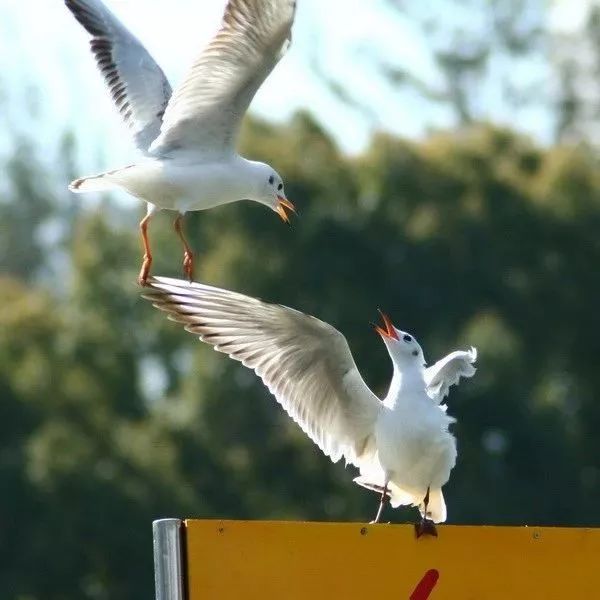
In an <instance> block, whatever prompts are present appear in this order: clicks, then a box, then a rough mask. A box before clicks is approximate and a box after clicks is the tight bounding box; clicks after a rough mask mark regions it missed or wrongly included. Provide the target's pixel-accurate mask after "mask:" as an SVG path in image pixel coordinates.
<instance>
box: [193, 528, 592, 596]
mask: <svg viewBox="0 0 600 600" xmlns="http://www.w3.org/2000/svg"><path fill="white" fill-rule="evenodd" d="M184 527H185V529H184V539H185V552H184V556H185V557H186V558H185V560H186V561H187V564H186V569H185V571H186V575H187V576H186V578H185V579H186V587H187V598H188V599H189V600H207V599H210V600H213V599H218V600H229V599H234V598H235V599H236V600H238V599H247V600H250V599H254V598H256V599H258V598H260V599H261V600H270V599H278V600H296V599H297V600H300V599H302V600H337V599H338V598H339V599H343V600H352V599H354V598H357V599H361V600H364V599H365V598H370V599H374V600H391V599H394V600H395V599H398V600H427V599H428V598H431V600H446V599H452V600H496V599H498V600H500V599H501V600H512V599H514V600H521V599H527V600H534V599H543V600H554V599H556V600H559V599H560V600H577V599H580V598H581V599H584V598H585V599H586V600H587V599H593V598H598V599H600V582H599V581H598V579H599V575H600V529H565V528H547V527H464V526H450V525H441V526H439V527H438V531H439V537H438V538H433V537H421V538H420V539H418V540H417V539H416V538H415V534H414V529H413V527H412V526H410V525H384V524H381V525H362V524H359V523H343V524H342V523H287V522H261V521H253V522H244V521H195V520H188V521H185V524H184Z"/></svg>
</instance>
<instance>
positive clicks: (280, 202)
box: [275, 195, 298, 223]
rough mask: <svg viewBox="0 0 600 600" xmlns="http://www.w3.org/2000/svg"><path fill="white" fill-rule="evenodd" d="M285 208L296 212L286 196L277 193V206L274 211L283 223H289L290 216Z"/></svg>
mask: <svg viewBox="0 0 600 600" xmlns="http://www.w3.org/2000/svg"><path fill="white" fill-rule="evenodd" d="M286 209H287V210H289V211H290V212H293V213H294V214H295V215H296V214H298V213H297V212H296V207H295V206H294V205H293V204H292V203H291V202H290V201H289V200H288V199H287V198H284V197H283V196H279V195H278V196H277V207H276V208H275V212H276V213H277V214H278V215H279V216H280V217H281V220H282V221H284V222H285V223H289V222H290V216H289V214H288V213H287V211H286Z"/></svg>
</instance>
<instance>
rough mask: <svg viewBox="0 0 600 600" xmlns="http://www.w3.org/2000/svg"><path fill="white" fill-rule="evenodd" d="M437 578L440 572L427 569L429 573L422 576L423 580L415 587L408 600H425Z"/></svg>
mask: <svg viewBox="0 0 600 600" xmlns="http://www.w3.org/2000/svg"><path fill="white" fill-rule="evenodd" d="M439 578H440V572H439V571H438V570H437V569H429V571H427V573H425V575H423V579H421V581H419V583H418V584H417V587H416V588H415V590H414V591H413V593H412V594H411V595H410V598H409V600H427V598H429V596H430V594H431V592H432V591H433V588H434V587H435V585H436V583H437V582H438V579H439Z"/></svg>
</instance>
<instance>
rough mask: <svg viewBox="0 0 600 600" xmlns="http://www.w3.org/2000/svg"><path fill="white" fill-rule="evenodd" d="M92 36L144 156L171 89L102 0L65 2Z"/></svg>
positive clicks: (99, 61) (157, 129) (94, 48)
mask: <svg viewBox="0 0 600 600" xmlns="http://www.w3.org/2000/svg"><path fill="white" fill-rule="evenodd" d="M65 4H66V5H67V7H68V8H69V10H70V11H71V12H72V13H73V15H74V16H75V18H76V19H77V20H78V21H79V23H80V24H81V25H82V26H83V27H84V28H85V29H86V31H87V32H88V33H90V34H91V35H92V39H91V41H90V45H91V49H92V52H93V54H94V57H95V58H96V63H97V65H98V68H99V69H100V72H101V73H102V75H103V76H104V80H105V82H106V85H107V87H108V89H109V91H110V93H111V96H112V99H113V102H114V103H115V105H116V107H117V109H118V111H119V113H120V114H121V116H122V117H123V120H124V121H125V123H126V125H127V126H128V127H129V128H130V129H131V131H132V134H133V138H134V141H135V144H136V146H137V147H138V148H139V149H140V150H141V151H142V152H144V153H146V152H147V151H148V148H149V147H150V144H151V143H152V141H153V140H154V139H155V138H156V137H157V136H158V134H159V132H160V127H161V124H162V117H163V114H164V111H165V108H166V106H167V103H168V101H169V98H170V97H171V86H170V85H169V82H168V80H167V78H166V77H165V74H164V73H163V71H162V69H161V68H160V67H159V66H158V65H157V64H156V62H155V61H154V59H153V58H152V56H150V54H149V53H148V51H147V50H146V48H144V46H143V45H142V44H141V42H140V41H139V40H138V39H137V38H136V37H135V36H134V35H133V34H132V33H131V32H130V31H129V30H128V29H127V28H126V27H125V26H124V25H123V24H122V23H121V22H120V21H119V20H118V19H117V17H115V15H113V13H112V12H110V10H108V8H106V6H104V4H103V3H102V1H101V0H65Z"/></svg>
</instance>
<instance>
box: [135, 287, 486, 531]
mask: <svg viewBox="0 0 600 600" xmlns="http://www.w3.org/2000/svg"><path fill="white" fill-rule="evenodd" d="M144 297H145V298H146V299H148V300H150V301H151V302H152V303H153V304H154V306H155V307H156V308H159V309H160V310H163V311H165V312H166V313H168V315H169V318H170V319H171V320H174V321H176V322H179V323H182V324H183V325H185V328H186V330H187V331H189V332H191V333H193V334H196V335H198V336H199V337H200V340H202V341H203V342H206V343H208V344H210V345H212V346H213V347H214V349H215V350H217V351H219V352H224V353H225V354H228V355H229V356H230V357H231V358H233V359H235V360H237V361H239V362H241V363H242V364H243V365H245V366H246V367H249V368H251V369H253V370H254V371H255V373H256V374H257V375H258V376H259V377H260V378H261V379H262V381H263V382H264V384H265V385H266V386H267V387H268V389H269V390H270V391H271V393H272V394H273V395H274V396H275V398H276V400H277V401H278V402H279V404H281V406H282V407H283V408H284V409H285V411H286V412H287V413H288V415H289V416H290V417H291V418H292V419H293V420H294V421H295V422H296V423H297V424H298V425H299V426H300V427H301V428H302V430H303V431H304V433H306V434H307V435H308V437H310V439H311V440H312V441H313V442H314V443H316V444H317V446H318V447H319V448H320V449H321V450H322V451H323V453H324V454H325V455H327V456H328V457H329V458H330V459H331V460H332V461H333V462H337V461H338V460H340V459H341V458H342V457H343V458H345V460H346V464H348V463H350V464H352V465H355V466H356V467H358V469H359V470H360V475H359V476H358V477H357V478H356V479H354V481H355V482H356V483H358V484H359V485H361V486H363V487H365V488H368V489H371V490H374V491H376V492H378V493H379V494H380V495H381V499H380V502H379V507H378V510H377V515H376V517H375V519H374V521H372V522H373V523H377V522H379V519H380V517H381V514H382V511H383V508H384V506H385V504H386V502H387V501H389V502H390V503H391V505H392V506H393V507H398V506H400V505H411V506H417V507H418V508H419V511H420V514H421V520H420V521H419V522H418V523H417V524H416V534H417V536H418V537H419V536H421V535H422V534H430V535H437V531H436V529H435V525H434V523H441V522H443V521H445V520H446V505H445V502H444V497H443V494H442V489H441V488H442V486H443V485H444V484H445V483H446V482H447V481H448V479H449V477H450V471H451V470H452V468H453V467H454V464H455V461H456V440H455V438H454V436H453V435H452V434H451V433H450V432H449V430H448V428H449V426H450V424H451V423H453V422H454V421H455V419H453V418H452V417H449V416H448V415H447V414H446V406H445V405H444V404H443V400H444V398H445V397H446V396H447V395H448V392H449V389H450V387H451V386H452V385H454V384H456V383H458V381H459V379H460V378H461V377H472V376H473V375H474V374H475V367H474V366H473V365H474V363H475V361H476V359H477V351H476V349H475V348H470V349H469V350H466V351H463V350H457V351H455V352H452V353H450V354H448V356H446V357H445V358H443V359H441V360H440V361H438V362H436V363H435V364H433V365H432V366H430V367H426V365H425V358H424V356H423V350H422V348H421V346H420V345H419V343H418V342H417V340H416V339H415V338H414V336H413V335H411V334H410V333H407V332H405V331H401V330H399V329H397V328H396V327H394V325H393V324H392V322H391V320H390V319H389V317H388V316H387V315H385V314H384V313H381V315H382V319H383V326H380V325H375V329H376V331H377V332H378V333H379V334H380V335H381V338H382V339H383V342H384V343H385V346H386V348H387V350H388V353H389V355H390V358H391V359H392V364H393V367H394V371H393V376H392V381H391V383H390V387H389V391H388V394H387V396H386V397H385V398H384V399H383V401H382V400H380V399H379V398H378V397H377V396H376V395H375V394H374V393H373V392H372V391H371V390H370V389H369V387H368V386H367V384H366V383H365V382H364V380H363V378H362V377H361V375H360V373H359V371H358V369H357V367H356V363H355V362H354V358H353V357H352V353H351V352H350V348H349V346H348V342H347V341H346V338H345V337H344V336H343V335H342V334H341V333H340V332H339V331H338V330H337V329H335V328H334V327H333V326H331V325H329V324H328V323H325V322H323V321H320V320H319V319H317V318H315V317H312V316H309V315H307V314H304V313H302V312H299V311H297V310H294V309H292V308H288V307H286V306H282V305H278V304H268V303H266V302H263V301H261V300H258V299H256V298H251V297H249V296H244V295H242V294H239V293H236V292H232V291H228V290H224V289H219V288H216V287H210V286H208V285H202V284H198V283H192V284H188V283H187V282H185V281H181V280H177V279H170V278H166V277H153V278H151V279H149V280H148V288H147V289H146V291H145V292H144Z"/></svg>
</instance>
